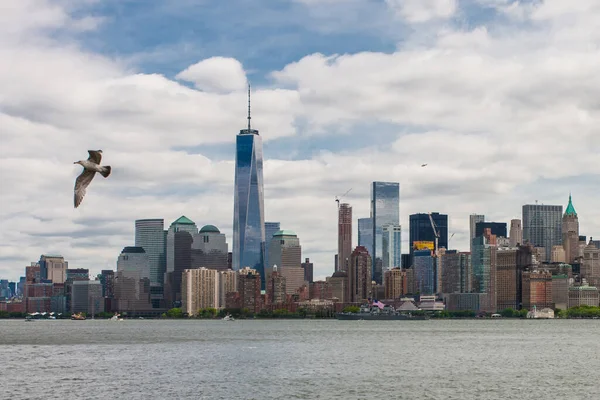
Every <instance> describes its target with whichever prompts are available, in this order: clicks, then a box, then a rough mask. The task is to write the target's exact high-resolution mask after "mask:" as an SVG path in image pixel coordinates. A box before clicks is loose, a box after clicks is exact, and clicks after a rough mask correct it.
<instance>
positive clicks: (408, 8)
mask: <svg viewBox="0 0 600 400" xmlns="http://www.w3.org/2000/svg"><path fill="white" fill-rule="evenodd" d="M385 2H386V3H387V4H388V6H389V7H390V8H391V9H392V10H393V11H394V12H395V13H396V15H398V16H399V17H401V18H403V19H405V20H406V21H408V22H411V23H421V22H427V21H431V20H435V19H448V18H451V17H452V16H454V14H455V13H456V10H457V8H458V4H457V1H456V0H385Z"/></svg>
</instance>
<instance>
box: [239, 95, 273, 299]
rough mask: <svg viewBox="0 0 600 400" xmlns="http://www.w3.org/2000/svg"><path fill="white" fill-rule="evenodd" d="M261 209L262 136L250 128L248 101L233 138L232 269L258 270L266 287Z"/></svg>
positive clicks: (262, 205)
mask: <svg viewBox="0 0 600 400" xmlns="http://www.w3.org/2000/svg"><path fill="white" fill-rule="evenodd" d="M249 94H250V92H248V95H249ZM264 209H265V207H264V197H263V152H262V139H261V137H260V136H259V135H258V131H257V130H256V129H251V128H250V104H249V103H248V129H242V130H241V131H240V133H239V134H238V135H237V137H236V153H235V188H234V194H233V251H232V253H233V257H232V268H233V269H234V270H235V271H238V270H240V269H242V268H244V267H250V268H252V269H255V270H257V271H258V272H259V273H260V277H261V287H262V288H264V287H265V269H264V261H265V211H264Z"/></svg>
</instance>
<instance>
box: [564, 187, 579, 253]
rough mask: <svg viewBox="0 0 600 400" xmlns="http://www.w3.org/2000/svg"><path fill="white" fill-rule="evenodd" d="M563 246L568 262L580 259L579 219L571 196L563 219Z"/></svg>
mask: <svg viewBox="0 0 600 400" xmlns="http://www.w3.org/2000/svg"><path fill="white" fill-rule="evenodd" d="M562 246H563V248H564V249H565V260H566V262H568V263H573V262H575V259H576V258H577V257H579V218H578V217H577V212H576V211H575V207H573V202H572V201H571V195H570V194H569V204H568V205H567V209H566V210H565V213H564V215H563V217H562Z"/></svg>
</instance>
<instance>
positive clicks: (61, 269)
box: [38, 254, 69, 283]
mask: <svg viewBox="0 0 600 400" xmlns="http://www.w3.org/2000/svg"><path fill="white" fill-rule="evenodd" d="M38 264H39V266H40V279H45V280H46V279H47V280H49V281H52V283H64V282H65V279H66V278H65V273H66V270H67V268H69V263H68V262H66V261H65V259H64V257H63V256H59V255H44V254H42V256H41V257H40V261H39V263H38Z"/></svg>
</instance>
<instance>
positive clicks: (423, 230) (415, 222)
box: [409, 212, 448, 254]
mask: <svg viewBox="0 0 600 400" xmlns="http://www.w3.org/2000/svg"><path fill="white" fill-rule="evenodd" d="M431 218H433V222H434V223H435V225H436V226H437V229H438V230H439V232H440V238H439V239H438V246H439V247H440V248H442V247H444V248H446V249H447V248H448V215H446V214H440V213H436V212H434V213H431ZM409 223H410V225H409V229H410V234H409V241H410V251H411V254H412V252H413V244H414V242H433V243H435V234H434V233H433V228H432V226H431V220H430V219H429V214H425V213H420V214H412V215H411V216H410V217H409ZM436 250H437V249H436Z"/></svg>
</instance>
